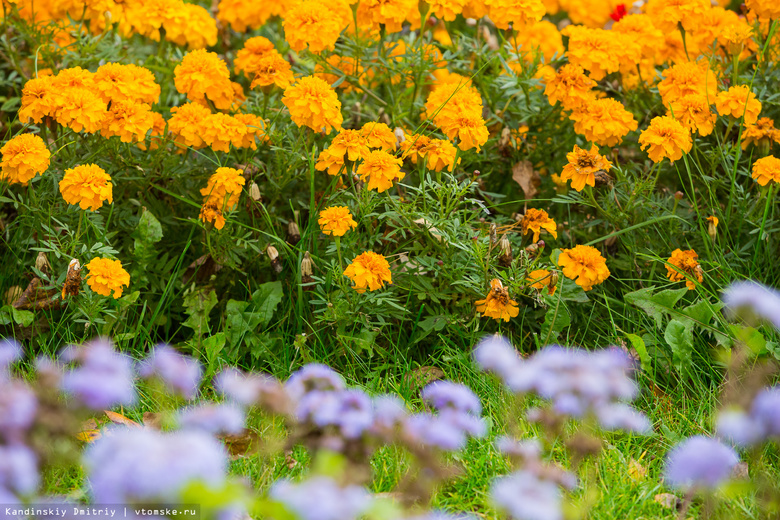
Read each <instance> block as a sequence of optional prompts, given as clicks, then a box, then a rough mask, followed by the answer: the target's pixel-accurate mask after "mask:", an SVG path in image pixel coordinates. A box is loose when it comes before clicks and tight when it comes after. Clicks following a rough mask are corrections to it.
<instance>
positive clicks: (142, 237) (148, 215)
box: [133, 209, 163, 248]
mask: <svg viewBox="0 0 780 520" xmlns="http://www.w3.org/2000/svg"><path fill="white" fill-rule="evenodd" d="M162 237H163V230H162V225H160V221H159V220H157V218H156V217H155V216H154V215H152V212H151V211H149V210H148V209H144V211H143V213H141V218H139V219H138V225H136V227H135V231H133V238H135V247H136V248H137V247H138V245H139V242H140V243H142V244H156V243H157V242H159V241H160V240H162Z"/></svg>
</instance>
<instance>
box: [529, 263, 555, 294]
mask: <svg viewBox="0 0 780 520" xmlns="http://www.w3.org/2000/svg"><path fill="white" fill-rule="evenodd" d="M526 281H528V282H529V283H530V284H531V287H533V288H534V289H536V290H538V291H541V290H542V289H544V288H545V287H546V288H547V294H549V295H550V296H552V295H553V294H555V289H556V288H557V287H558V276H557V275H556V274H555V273H551V272H550V271H548V270H547V269H536V270H534V271H531V272H530V273H528V277H527V278H526Z"/></svg>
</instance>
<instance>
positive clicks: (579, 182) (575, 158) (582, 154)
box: [561, 144, 612, 191]
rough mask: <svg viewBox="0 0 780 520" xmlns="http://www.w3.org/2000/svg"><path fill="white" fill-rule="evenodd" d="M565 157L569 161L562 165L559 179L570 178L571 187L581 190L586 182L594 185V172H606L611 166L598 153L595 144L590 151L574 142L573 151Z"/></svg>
mask: <svg viewBox="0 0 780 520" xmlns="http://www.w3.org/2000/svg"><path fill="white" fill-rule="evenodd" d="M566 159H567V160H568V161H569V163H568V164H567V165H566V166H564V167H563V171H562V172H561V180H562V181H569V180H570V181H571V187H572V188H574V189H575V190H577V191H582V190H583V189H584V188H585V185H586V184H587V185H588V186H596V172H598V171H605V172H608V171H609V170H610V168H612V163H611V162H609V161H608V160H607V158H606V157H604V156H603V155H601V154H600V153H599V149H598V147H597V146H596V145H595V144H594V145H593V146H591V147H590V151H588V150H585V149H583V148H580V147H579V146H577V145H576V144H575V145H574V151H572V152H569V153H568V154H566Z"/></svg>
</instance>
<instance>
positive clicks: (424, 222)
mask: <svg viewBox="0 0 780 520" xmlns="http://www.w3.org/2000/svg"><path fill="white" fill-rule="evenodd" d="M414 223H415V224H419V225H421V226H422V227H424V228H425V229H427V230H428V233H430V234H431V236H432V237H433V238H435V239H436V240H438V241H439V242H441V241H442V240H444V237H442V236H441V231H439V230H438V229H436V228H435V227H434V226H433V224H431V223H430V221H429V220H427V219H424V218H418V219H417V220H415V221H414ZM445 242H446V240H445Z"/></svg>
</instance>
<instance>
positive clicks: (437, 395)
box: [421, 381, 482, 415]
mask: <svg viewBox="0 0 780 520" xmlns="http://www.w3.org/2000/svg"><path fill="white" fill-rule="evenodd" d="M421 395H422V398H423V400H424V401H425V402H427V403H429V404H430V405H431V406H433V407H434V408H436V409H437V410H439V411H440V412H441V411H444V410H454V411H457V412H463V413H468V414H475V415H479V413H480V412H481V411H482V403H480V402H479V398H478V397H477V396H476V395H474V392H472V391H471V389H470V388H469V387H467V386H465V385H461V384H459V383H453V382H452V381H434V382H433V383H431V384H429V385H427V386H426V387H425V388H423V390H422V394H421Z"/></svg>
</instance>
